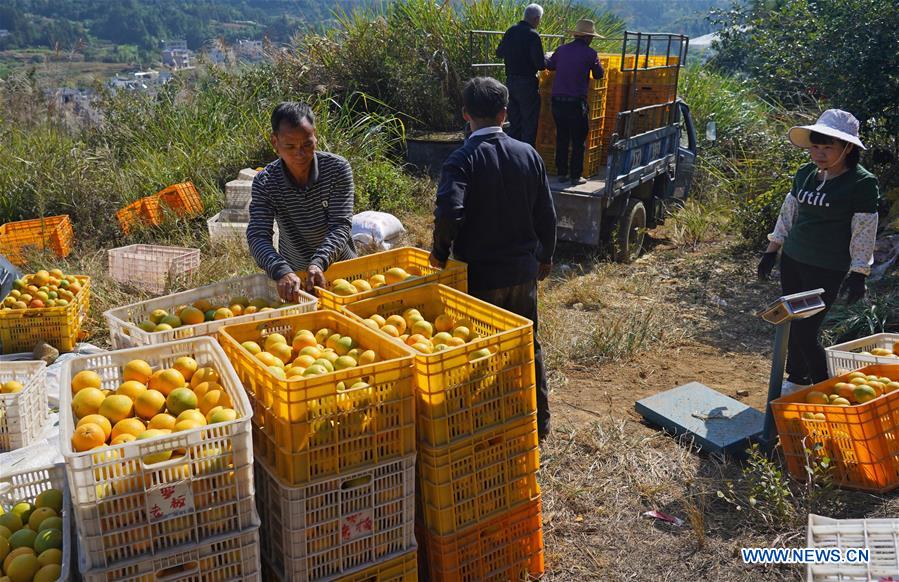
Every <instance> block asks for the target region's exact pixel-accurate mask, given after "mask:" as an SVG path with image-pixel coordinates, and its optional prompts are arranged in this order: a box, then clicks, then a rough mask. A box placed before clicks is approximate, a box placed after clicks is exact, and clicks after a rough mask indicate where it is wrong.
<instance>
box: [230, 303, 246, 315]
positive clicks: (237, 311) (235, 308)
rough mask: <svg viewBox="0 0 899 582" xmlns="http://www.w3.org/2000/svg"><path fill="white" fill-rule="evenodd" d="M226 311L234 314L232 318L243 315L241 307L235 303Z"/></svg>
mask: <svg viewBox="0 0 899 582" xmlns="http://www.w3.org/2000/svg"><path fill="white" fill-rule="evenodd" d="M228 309H229V310H231V313H233V314H234V317H237V316H238V315H243V305H240V304H237V303H235V304H234V305H232V306H230V307H229V308H228Z"/></svg>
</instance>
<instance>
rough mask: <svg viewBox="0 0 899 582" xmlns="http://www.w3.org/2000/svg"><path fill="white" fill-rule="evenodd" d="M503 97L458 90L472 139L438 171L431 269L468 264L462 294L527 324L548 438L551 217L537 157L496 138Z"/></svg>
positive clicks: (495, 84)
mask: <svg viewBox="0 0 899 582" xmlns="http://www.w3.org/2000/svg"><path fill="white" fill-rule="evenodd" d="M508 102H509V92H508V90H507V89H506V87H505V86H503V84H502V83H500V82H499V81H497V80H496V79H492V78H490V77H475V78H474V79H471V80H470V81H468V83H467V84H466V85H465V88H464V89H463V90H462V103H463V108H462V115H463V117H464V118H465V120H466V121H467V122H468V125H469V126H470V128H471V132H472V133H471V135H470V136H469V137H468V139H467V140H465V143H464V144H463V145H462V147H461V148H459V149H457V150H456V151H454V152H453V153H452V154H450V157H449V158H448V159H447V160H446V162H445V163H444V164H443V170H442V173H441V175H440V184H439V186H438V187H437V207H436V209H435V210H434V244H433V247H432V250H431V258H430V262H431V265H433V266H434V267H437V268H441V269H442V268H443V267H444V266H446V261H447V259H448V258H449V256H450V251H452V254H453V256H454V257H455V258H457V259H459V260H460V261H464V262H466V263H468V293H469V295H472V296H473V297H477V298H478V299H482V300H484V301H487V302H488V303H492V304H493V305H496V306H497V307H501V308H503V309H507V310H509V311H511V312H513V313H517V314H518V315H521V316H522V317H527V318H528V319H530V320H531V321H533V322H534V368H535V370H534V371H535V372H536V376H537V430H538V433H539V436H540V438H541V439H543V438H545V437H546V436H547V435H548V434H549V402H548V400H547V394H548V390H547V386H546V373H545V371H544V368H543V351H542V350H541V348H540V343H539V342H538V341H537V281H542V280H543V279H545V278H546V277H547V276H548V275H549V272H550V270H551V269H552V260H553V253H554V252H555V248H556V211H555V208H554V207H553V199H552V194H551V192H550V189H549V181H548V180H547V177H546V168H545V167H544V165H543V160H542V159H541V158H540V155H539V154H537V152H536V150H534V148H533V147H531V146H530V145H528V144H525V143H522V142H520V141H517V140H514V139H510V138H509V136H508V135H506V134H505V133H503V130H502V125H503V121H505V119H506V106H507V105H508Z"/></svg>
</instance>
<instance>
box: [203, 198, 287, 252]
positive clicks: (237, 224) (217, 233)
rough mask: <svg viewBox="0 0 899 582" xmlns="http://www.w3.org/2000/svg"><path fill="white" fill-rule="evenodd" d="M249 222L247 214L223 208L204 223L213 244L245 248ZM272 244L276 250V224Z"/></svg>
mask: <svg viewBox="0 0 899 582" xmlns="http://www.w3.org/2000/svg"><path fill="white" fill-rule="evenodd" d="M249 222H250V215H249V212H247V211H246V210H234V209H229V208H225V209H224V210H222V211H221V212H219V213H218V214H216V215H215V216H213V217H212V218H210V219H209V220H207V221H206V225H207V227H208V229H209V241H210V242H211V243H213V244H215V243H232V244H234V243H236V244H241V245H243V246H245V247H246V246H247V226H248V225H249ZM273 226H274V228H273V231H274V235H273V237H272V244H273V246H274V247H275V250H277V249H278V223H277V222H275V223H274V225H273Z"/></svg>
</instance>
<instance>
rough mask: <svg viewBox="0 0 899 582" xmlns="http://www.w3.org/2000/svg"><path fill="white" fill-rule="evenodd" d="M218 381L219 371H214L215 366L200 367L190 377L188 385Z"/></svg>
mask: <svg viewBox="0 0 899 582" xmlns="http://www.w3.org/2000/svg"><path fill="white" fill-rule="evenodd" d="M218 381H219V373H218V372H216V371H215V368H200V369H198V370H197V371H196V372H194V375H193V376H191V377H190V386H191V388H193V387H194V386H197V385H198V384H202V383H203V382H218Z"/></svg>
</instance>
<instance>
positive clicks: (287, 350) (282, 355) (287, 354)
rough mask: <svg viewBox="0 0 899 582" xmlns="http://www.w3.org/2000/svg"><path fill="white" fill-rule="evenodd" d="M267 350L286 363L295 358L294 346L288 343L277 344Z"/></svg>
mask: <svg viewBox="0 0 899 582" xmlns="http://www.w3.org/2000/svg"><path fill="white" fill-rule="evenodd" d="M267 351H268V353H270V354H271V355H273V356H275V357H276V358H278V359H279V360H281V362H283V363H285V364H286V363H287V362H289V361H290V360H291V359H292V358H293V348H291V347H290V346H289V345H287V344H280V343H278V344H275V345H273V346H271V347H270V348H268V350H267Z"/></svg>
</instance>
